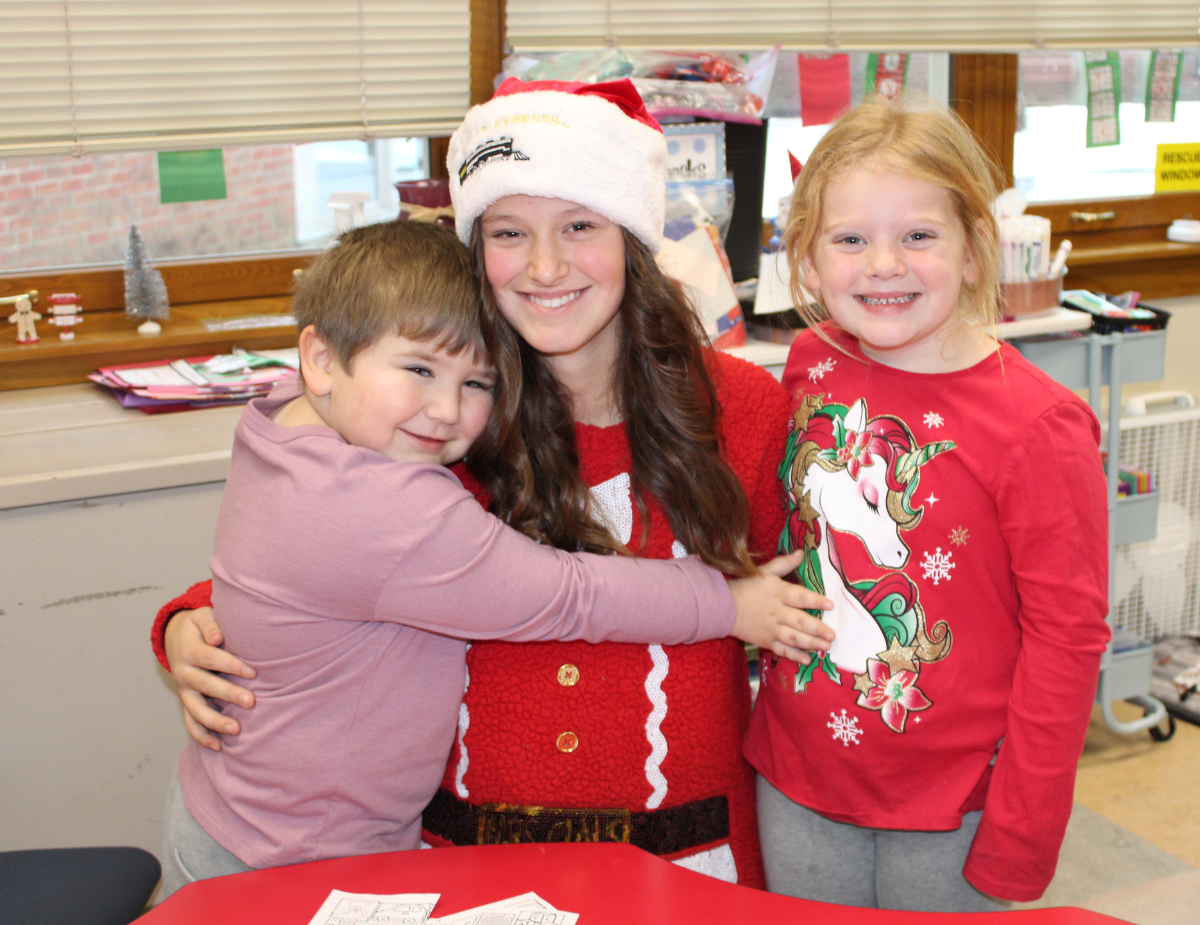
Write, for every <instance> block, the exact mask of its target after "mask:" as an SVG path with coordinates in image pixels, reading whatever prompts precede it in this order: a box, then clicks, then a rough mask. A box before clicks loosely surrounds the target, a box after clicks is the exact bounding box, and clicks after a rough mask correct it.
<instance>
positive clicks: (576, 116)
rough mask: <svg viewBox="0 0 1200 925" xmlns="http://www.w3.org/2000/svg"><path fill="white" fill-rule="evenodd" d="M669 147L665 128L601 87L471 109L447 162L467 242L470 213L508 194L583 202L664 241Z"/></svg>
mask: <svg viewBox="0 0 1200 925" xmlns="http://www.w3.org/2000/svg"><path fill="white" fill-rule="evenodd" d="M666 159H667V146H666V141H665V140H664V138H663V134H662V132H660V131H657V130H655V129H653V128H651V127H650V126H648V125H645V124H643V123H641V122H638V121H637V120H636V119H633V118H630V117H629V116H628V115H626V114H625V112H624V111H622V109H621V108H620V107H619V106H617V105H616V104H614V103H610V102H608V101H607V100H604V99H601V98H600V97H597V96H587V95H579V94H572V93H563V92H561V91H557V90H535V91H529V92H525V93H512V94H509V95H507V96H498V97H495V98H494V99H491V100H489V101H488V102H486V103H483V104H481V105H479V106H475V107H473V108H472V109H471V111H470V112H468V113H467V116H466V118H465V119H463V123H462V125H460V126H459V127H458V130H457V131H455V133H454V135H453V136H452V137H451V138H450V151H449V154H448V155H447V157H446V164H447V166H448V167H449V168H450V195H451V197H452V198H453V201H454V222H455V227H456V228H457V230H458V236H459V237H460V238H462V240H463V242H464V243H469V242H470V239H471V229H472V227H473V226H474V224H475V219H477V218H478V217H479V216H480V215H482V214H483V212H484V210H485V209H487V207H488V206H490V205H491V204H492V203H493V202H496V201H497V200H500V199H503V198H504V197H506V196H542V197H545V198H547V199H565V200H567V201H568V202H575V203H578V204H579V205H582V206H586V207H587V208H589V209H591V210H592V211H594V212H598V213H600V214H601V215H603V216H604V217H605V218H607V219H609V220H611V221H613V222H616V223H617V224H618V225H621V226H623V227H624V228H627V229H628V230H629V231H631V232H632V233H633V234H635V235H636V236H637V237H638V238H639V239H640V240H641V241H642V242H643V243H644V244H645V245H646V246H647V247H649V248H650V250H651V251H652V252H653V253H658V251H659V248H661V247H662V239H663V216H664V211H665V208H666V206H665V197H666V186H665V184H666Z"/></svg>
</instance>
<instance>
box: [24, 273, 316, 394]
mask: <svg viewBox="0 0 1200 925" xmlns="http://www.w3.org/2000/svg"><path fill="white" fill-rule="evenodd" d="M312 257H313V255H312V254H311V253H295V254H287V255H279V256H270V257H256V258H245V259H240V260H220V261H217V260H207V261H206V260H201V261H190V262H178V263H160V264H159V267H158V268H159V270H161V271H162V274H163V279H164V281H165V282H166V284H167V292H168V294H169V295H170V298H171V303H172V304H171V316H170V317H169V318H167V319H166V320H165V321H163V322H161V324H162V333H161V334H159V335H156V336H153V337H145V336H142V335H140V334H138V332H137V326H136V324H135V323H134V322H132V321H130V320H129V319H128V318H127V317H126V315H125V310H124V297H125V293H124V280H123V274H122V270H121V268H119V267H100V268H94V269H82V270H73V271H72V270H64V271H62V272H60V273H40V274H18V273H14V274H5V275H0V296H8V295H16V294H18V293H21V292H26V291H28V290H30V289H36V290H37V291H38V293H39V298H40V300H41V301H39V303H38V304H37V305H35V306H34V311H39V310H40V307H42V306H45V305H46V304H47V303H46V299H47V297H48V296H49V295H50V294H51V293H54V292H74V293H76V294H77V295H78V296H79V298H80V304H81V305H82V306H83V316H82V317H83V320H82V321H81V322H80V324H78V325H76V326H75V327H74V328H73V330H74V332H75V338H74V340H70V341H64V340H62V339H60V338H59V336H58V335H59V329H58V328H57V327H55V326H54V325H51V324H48V323H47V322H46V319H45V318H43V319H42V320H41V321H39V322H37V323H36V324H37V332H38V335H39V337H41V340H39V341H38V342H37V343H33V344H18V343H17V342H16V326H15V325H12V324H7V318H8V315H9V314H11V311H8V312H3V316H2V317H0V321H4V322H5V325H4V326H3V327H0V391H4V390H9V389H26V388H36V387H40V386H48V385H64V384H67V383H71V382H86V381H87V375H88V373H90V372H92V371H93V370H95V369H96V368H97V367H100V366H115V365H119V364H123V363H140V362H147V361H153V360H164V359H178V358H180V357H189V356H206V355H209V354H215V353H228V352H229V351H230V350H231V349H232V348H233V347H235V346H237V347H244V348H246V349H247V350H265V349H270V348H278V347H289V346H292V345H294V344H295V342H296V328H295V325H286V326H275V327H261V328H244V329H240V330H236V331H210V330H208V328H207V327H205V325H204V324H203V321H205V320H207V319H211V318H233V317H240V316H248V315H281V314H287V313H289V312H290V311H291V308H292V297H291V291H292V282H293V271H294V270H296V269H300V268H303V267H305V266H307V265H308V263H309V262H310V261H311V259H312ZM6 307H7V306H0V309H3V308H6Z"/></svg>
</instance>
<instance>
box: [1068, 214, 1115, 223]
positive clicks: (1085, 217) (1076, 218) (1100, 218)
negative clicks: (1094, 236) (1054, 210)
mask: <svg viewBox="0 0 1200 925" xmlns="http://www.w3.org/2000/svg"><path fill="white" fill-rule="evenodd" d="M1116 217H1117V213H1116V212H1072V213H1071V221H1073V222H1105V221H1108V220H1109V219H1113V218H1116Z"/></svg>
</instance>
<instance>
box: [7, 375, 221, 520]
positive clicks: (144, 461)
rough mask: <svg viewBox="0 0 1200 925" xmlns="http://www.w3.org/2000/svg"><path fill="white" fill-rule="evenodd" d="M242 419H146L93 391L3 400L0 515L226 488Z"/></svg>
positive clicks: (205, 412) (196, 415)
mask: <svg viewBox="0 0 1200 925" xmlns="http://www.w3.org/2000/svg"><path fill="white" fill-rule="evenodd" d="M241 413H242V406H241V405H235V406H232V407H227V408H198V409H196V410H193V411H183V412H179V413H177V414H145V413H144V412H142V411H138V410H137V409H135V408H122V407H121V406H120V405H119V404H118V403H117V401H116V399H115V398H113V397H112V396H111V395H110V394H108V393H107V392H105V391H104V390H103V389H101V388H100V387H99V386H95V385H91V384H90V383H89V384H79V385H58V386H52V387H50V388H44V389H20V390H17V391H11V392H0V509H4V508H12V507H22V506H24V505H29V504H47V503H50V502H55V501H70V500H75V499H79V498H92V497H96V496H99V495H113V494H121V493H124V492H129V491H146V490H149V489H155V488H169V487H174V486H178V485H194V484H197V483H200V482H220V481H224V479H225V477H226V475H228V473H229V453H230V448H231V447H232V445H233V429H234V427H235V426H236V424H237V421H238V418H239V417H240V416H241Z"/></svg>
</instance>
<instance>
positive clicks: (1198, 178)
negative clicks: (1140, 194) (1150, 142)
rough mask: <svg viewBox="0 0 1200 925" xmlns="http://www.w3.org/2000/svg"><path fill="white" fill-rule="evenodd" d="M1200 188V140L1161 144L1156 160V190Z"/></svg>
mask: <svg viewBox="0 0 1200 925" xmlns="http://www.w3.org/2000/svg"><path fill="white" fill-rule="evenodd" d="M1188 190H1200V141H1196V142H1189V143H1188V144H1181V145H1159V146H1158V157H1157V159H1156V160H1155V162H1154V192H1156V193H1183V192H1187V191H1188Z"/></svg>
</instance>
